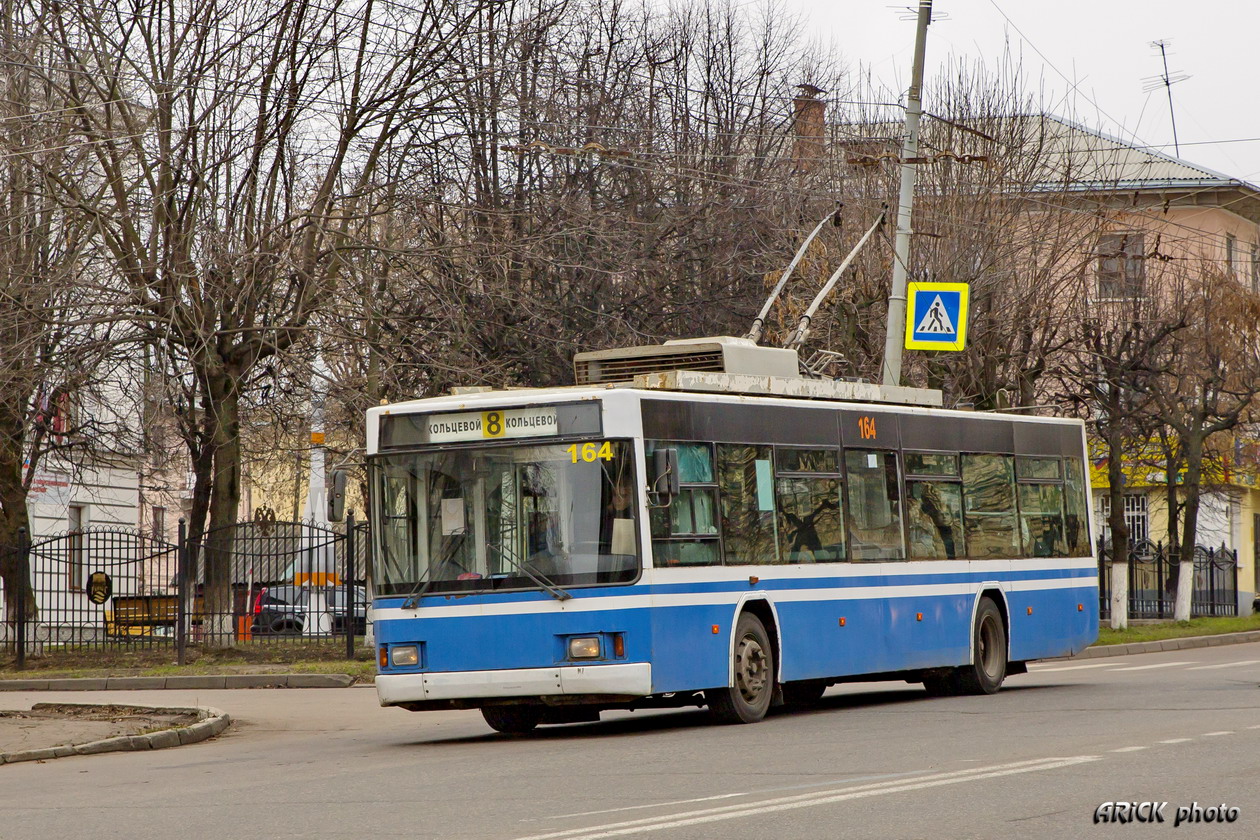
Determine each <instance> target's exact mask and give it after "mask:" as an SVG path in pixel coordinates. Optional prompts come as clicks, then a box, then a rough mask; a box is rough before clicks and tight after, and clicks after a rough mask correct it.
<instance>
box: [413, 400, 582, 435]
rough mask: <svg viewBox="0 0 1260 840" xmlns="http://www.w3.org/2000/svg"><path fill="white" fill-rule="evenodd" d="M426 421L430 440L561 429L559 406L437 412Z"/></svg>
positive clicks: (553, 433) (556, 430)
mask: <svg viewBox="0 0 1260 840" xmlns="http://www.w3.org/2000/svg"><path fill="white" fill-rule="evenodd" d="M424 422H425V433H426V437H427V439H428V442H429V443H454V442H456V441H467V440H502V439H506V438H524V437H542V436H545V435H556V434H559V431H560V429H559V423H558V420H557V416H556V408H555V406H543V407H538V408H508V409H495V410H493V411H478V412H467V413H464V414H434V415H430V416H428V417H426V418H425V421H424Z"/></svg>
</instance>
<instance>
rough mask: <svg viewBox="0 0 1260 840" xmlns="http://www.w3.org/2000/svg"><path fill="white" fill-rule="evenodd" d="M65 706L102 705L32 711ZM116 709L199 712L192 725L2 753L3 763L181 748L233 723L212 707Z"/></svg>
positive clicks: (51, 705)
mask: <svg viewBox="0 0 1260 840" xmlns="http://www.w3.org/2000/svg"><path fill="white" fill-rule="evenodd" d="M64 706H76V707H79V708H101V706H100V705H99V704H96V703H36V704H35V705H34V706H32V707H31V711H39V710H41V709H55V708H58V707H64ZM112 708H116V709H122V710H126V711H132V712H139V713H144V712H148V713H161V714H171V713H177V714H195V715H196V716H197V722H196V723H194V724H192V725H191V726H182V727H178V728H176V729H162V730H160V731H158V732H149V733H146V734H144V735H118V736H116V737H113V738H102V739H101V740H99V741H88V742H87V743H86V744H62V745H59V746H55V747H46V748H44V749H39V750H20V751H18V752H11V753H0V764H16V763H17V762H19V761H46V760H47V759H50V758H66V757H67V756H71V755H97V754H98V753H107V752H120V751H128V750H160V749H165V748H166V747H179V746H183V745H184V744H195V743H197V742H198V741H204V740H206V739H207V738H213V737H214V736H215V735H218V734H219V733H220V732H222V731H223V730H225V729H227V728H228V725H229V724H231V722H232V718H230V717H229V716H228V714H227V712H223V711H220V710H218V709H214V708H211V707H209V706H197V707H195V708H186V707H180V708H162V707H156V706H112Z"/></svg>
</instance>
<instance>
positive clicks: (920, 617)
mask: <svg viewBox="0 0 1260 840" xmlns="http://www.w3.org/2000/svg"><path fill="white" fill-rule="evenodd" d="M914 620H915V621H922V620H923V613H915V614H914Z"/></svg>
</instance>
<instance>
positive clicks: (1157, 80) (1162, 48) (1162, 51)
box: [1142, 38, 1190, 157]
mask: <svg viewBox="0 0 1260 840" xmlns="http://www.w3.org/2000/svg"><path fill="white" fill-rule="evenodd" d="M1168 44H1169V41H1167V40H1165V39H1162V38H1161V39H1160V40H1158V41H1151V46H1152V47H1154V48H1156V49H1157V50H1159V57H1160V60H1161V61H1163V63H1164V72H1163V73H1161V74H1160V75H1158V76H1147V77H1146V78H1145V79H1143V80H1142V81H1143V82H1145V84H1144V85H1143V86H1142V90H1145V91H1152V90H1155V89H1156V88H1158V87H1161V86H1162V87H1163V88H1164V90H1165V91H1167V92H1168V118H1169V119H1170V120H1171V121H1172V135H1173V149H1174V150H1175V151H1176V153H1177V157H1181V144H1180V143H1178V142H1177V112H1176V111H1175V110H1174V109H1173V98H1172V86H1173V85H1175V84H1177V82H1184V81H1185V80H1186V79H1188V78H1190V76H1189V75H1187V74H1185V73H1169V72H1168Z"/></svg>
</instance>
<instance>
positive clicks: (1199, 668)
mask: <svg viewBox="0 0 1260 840" xmlns="http://www.w3.org/2000/svg"><path fill="white" fill-rule="evenodd" d="M1257 662H1260V659H1244V660H1242V661H1241V662H1226V663H1224V664H1222V665H1199V666H1197V667H1194V668H1187V669H1186V670H1187V671H1211V670H1212V669H1213V668H1239V667H1241V666H1243V665H1255V664H1256V663H1257Z"/></svg>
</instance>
